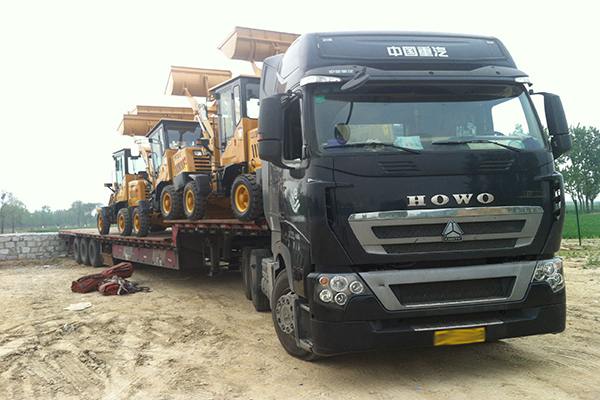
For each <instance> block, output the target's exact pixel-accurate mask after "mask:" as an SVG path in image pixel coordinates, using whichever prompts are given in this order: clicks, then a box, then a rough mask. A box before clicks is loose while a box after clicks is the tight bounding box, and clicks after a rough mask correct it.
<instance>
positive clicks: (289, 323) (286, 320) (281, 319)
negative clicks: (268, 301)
mask: <svg viewBox="0 0 600 400" xmlns="http://www.w3.org/2000/svg"><path fill="white" fill-rule="evenodd" d="M275 317H276V318H277V325H279V329H281V331H282V332H283V333H285V334H286V335H291V334H292V333H293V332H294V309H293V307H292V299H291V296H290V294H289V293H288V294H284V295H283V296H281V297H280V298H278V299H277V306H275Z"/></svg>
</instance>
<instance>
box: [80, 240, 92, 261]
mask: <svg viewBox="0 0 600 400" xmlns="http://www.w3.org/2000/svg"><path fill="white" fill-rule="evenodd" d="M89 250H90V249H89V240H87V239H84V238H81V242H79V257H80V258H81V262H82V263H83V264H85V265H92V264H91V263H90V252H89Z"/></svg>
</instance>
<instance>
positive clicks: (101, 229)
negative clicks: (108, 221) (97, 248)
mask: <svg viewBox="0 0 600 400" xmlns="http://www.w3.org/2000/svg"><path fill="white" fill-rule="evenodd" d="M98 230H99V231H100V232H102V231H103V230H104V220H103V219H102V216H101V215H98Z"/></svg>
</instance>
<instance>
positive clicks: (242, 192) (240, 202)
mask: <svg viewBox="0 0 600 400" xmlns="http://www.w3.org/2000/svg"><path fill="white" fill-rule="evenodd" d="M234 199H235V207H236V208H237V209H238V211H239V212H240V213H245V212H246V211H248V208H249V207H250V192H249V191H248V188H247V187H246V185H239V186H238V187H237V188H235V193H234Z"/></svg>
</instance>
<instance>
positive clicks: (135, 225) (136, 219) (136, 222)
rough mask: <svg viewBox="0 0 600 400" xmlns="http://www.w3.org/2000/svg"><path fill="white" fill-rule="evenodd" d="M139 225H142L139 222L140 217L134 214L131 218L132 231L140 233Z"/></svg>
mask: <svg viewBox="0 0 600 400" xmlns="http://www.w3.org/2000/svg"><path fill="white" fill-rule="evenodd" d="M141 225H142V223H141V222H140V215H139V214H137V213H136V214H135V215H134V216H133V229H134V230H135V231H136V232H139V231H140V228H141Z"/></svg>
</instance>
